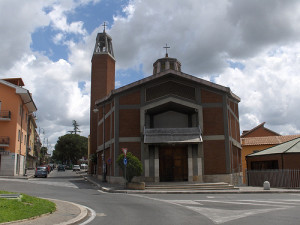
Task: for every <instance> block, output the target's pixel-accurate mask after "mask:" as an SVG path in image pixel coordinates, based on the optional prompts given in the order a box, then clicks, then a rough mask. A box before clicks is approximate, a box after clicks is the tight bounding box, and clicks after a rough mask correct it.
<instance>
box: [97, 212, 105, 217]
mask: <svg viewBox="0 0 300 225" xmlns="http://www.w3.org/2000/svg"><path fill="white" fill-rule="evenodd" d="M97 216H107V215H106V214H105V213H97Z"/></svg>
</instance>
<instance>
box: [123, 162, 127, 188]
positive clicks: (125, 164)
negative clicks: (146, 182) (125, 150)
mask: <svg viewBox="0 0 300 225" xmlns="http://www.w3.org/2000/svg"><path fill="white" fill-rule="evenodd" d="M123 163H124V166H125V188H126V184H127V179H126V167H127V158H126V156H125V157H124V159H123Z"/></svg>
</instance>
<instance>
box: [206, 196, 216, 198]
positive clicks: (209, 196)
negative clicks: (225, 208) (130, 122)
mask: <svg viewBox="0 0 300 225" xmlns="http://www.w3.org/2000/svg"><path fill="white" fill-rule="evenodd" d="M206 198H215V197H214V196H206Z"/></svg>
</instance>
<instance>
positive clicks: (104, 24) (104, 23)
mask: <svg viewBox="0 0 300 225" xmlns="http://www.w3.org/2000/svg"><path fill="white" fill-rule="evenodd" d="M102 26H103V27H104V29H103V33H105V27H107V24H106V22H105V21H104V22H103V25H102Z"/></svg>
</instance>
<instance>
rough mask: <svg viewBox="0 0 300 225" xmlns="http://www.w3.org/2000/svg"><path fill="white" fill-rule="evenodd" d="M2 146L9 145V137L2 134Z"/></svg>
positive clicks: (0, 143)
mask: <svg viewBox="0 0 300 225" xmlns="http://www.w3.org/2000/svg"><path fill="white" fill-rule="evenodd" d="M0 147H9V137H4V136H0Z"/></svg>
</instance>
